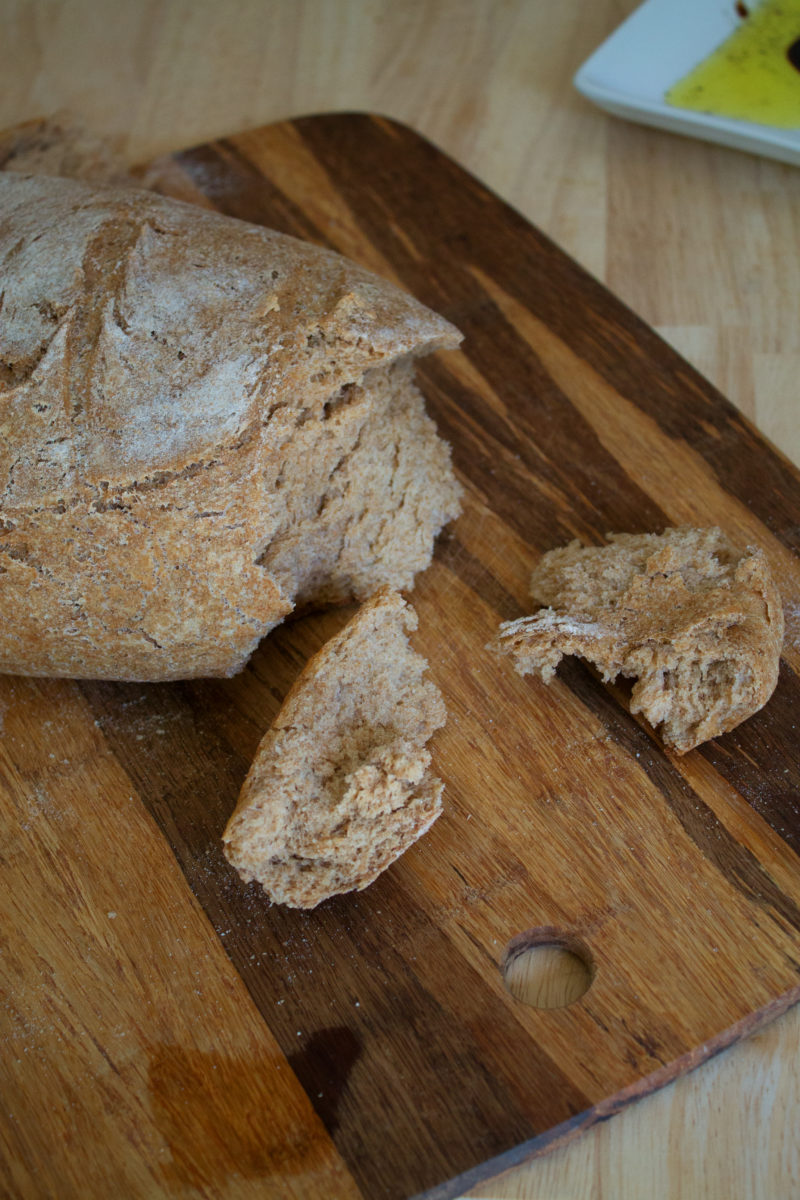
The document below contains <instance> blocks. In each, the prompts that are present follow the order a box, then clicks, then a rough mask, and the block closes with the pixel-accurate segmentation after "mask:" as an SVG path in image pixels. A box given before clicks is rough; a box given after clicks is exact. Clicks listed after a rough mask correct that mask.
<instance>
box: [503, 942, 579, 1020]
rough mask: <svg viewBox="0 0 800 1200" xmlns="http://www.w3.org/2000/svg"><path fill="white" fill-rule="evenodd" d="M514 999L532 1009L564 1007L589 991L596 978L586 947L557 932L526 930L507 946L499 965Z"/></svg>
mask: <svg viewBox="0 0 800 1200" xmlns="http://www.w3.org/2000/svg"><path fill="white" fill-rule="evenodd" d="M500 970H501V971H502V973H503V979H504V980H505V985H506V987H507V988H508V990H509V992H511V995H512V996H513V997H514V999H515V1000H519V1001H521V1003H522V1004H529V1005H530V1006H531V1008H566V1006H567V1005H568V1004H574V1003H575V1001H576V1000H580V998H581V996H583V995H585V993H586V992H588V990H589V988H590V987H591V985H592V980H593V979H594V975H595V967H594V962H593V960H592V956H591V954H590V953H589V951H588V949H587V948H586V946H584V944H583V942H581V941H580V940H579V939H578V938H576V937H573V936H572V935H571V934H565V933H562V932H560V931H558V930H556V929H550V928H547V929H529V930H528V931H527V932H526V933H519V934H517V936H516V937H513V938H512V939H511V941H510V942H509V943H508V945H507V946H506V949H505V952H504V954H503V958H502V961H501V963H500Z"/></svg>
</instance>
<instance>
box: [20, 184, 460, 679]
mask: <svg viewBox="0 0 800 1200" xmlns="http://www.w3.org/2000/svg"><path fill="white" fill-rule="evenodd" d="M0 259H1V260H2V288H0V291H1V292H2V319H1V320H0V391H2V398H3V410H2V443H1V444H0V671H4V672H16V673H22V674H29V675H61V676H77V677H94V678H106V679H122V680H124V679H129V680H161V679H176V678H186V677H192V676H203V675H229V674H232V673H234V672H236V671H237V670H239V669H240V668H241V667H242V666H243V665H244V663H245V662H246V660H247V658H248V656H249V655H250V653H251V652H252V650H253V648H254V647H255V646H256V644H257V643H258V641H259V640H260V639H261V638H262V637H263V636H264V635H265V634H266V633H267V632H268V631H269V630H270V629H271V628H273V626H275V625H276V624H277V623H278V622H279V621H281V620H282V619H283V618H284V617H285V616H286V615H287V614H288V613H289V612H291V611H292V609H293V608H294V607H295V606H296V605H303V606H305V607H309V606H315V605H322V604H330V603H338V602H342V601H345V600H351V599H354V598H355V599H363V598H365V597H367V596H369V595H371V594H372V593H373V592H375V591H376V590H377V589H378V588H379V587H381V586H383V585H390V586H391V587H394V588H406V587H410V586H411V585H412V582H413V579H414V576H415V573H416V572H418V571H419V570H421V569H422V568H424V567H425V566H427V565H428V563H429V562H430V558H431V552H432V545H433V540H434V537H435V536H436V534H437V532H438V531H439V529H440V528H441V527H442V525H443V524H445V522H447V521H449V520H450V519H451V518H452V517H454V516H455V514H456V513H457V511H458V507H459V494H460V489H459V486H458V484H457V482H456V480H455V477H454V475H453V471H452V467H451V463H450V455H449V450H448V448H447V446H446V444H445V443H444V442H442V441H441V440H440V439H439V438H438V436H437V435H436V432H435V429H434V426H433V424H432V422H431V421H430V420H429V418H428V417H427V416H426V414H425V411H424V407H423V401H422V398H421V396H420V394H419V392H418V390H417V388H416V386H415V383H414V358H415V357H416V356H418V355H420V354H423V353H426V352H428V351H430V350H434V349H436V348H439V347H452V346H455V345H456V344H457V343H458V341H459V340H460V337H459V334H458V333H457V331H456V330H455V329H454V328H453V327H452V326H451V325H450V324H448V322H447V321H445V320H444V319H443V318H441V317H439V316H437V315H435V314H434V313H432V312H430V311H429V310H427V309H426V308H424V307H423V306H422V305H420V304H419V303H417V302H416V301H415V300H413V299H412V298H411V297H410V296H408V295H406V294H405V293H403V292H402V291H400V290H399V289H397V288H396V287H394V286H392V285H391V284H389V283H387V282H385V281H383V280H381V279H378V278H377V277H375V276H373V275H371V274H369V273H368V272H366V271H364V270H362V269H360V268H358V267H357V266H355V265H354V264H352V263H349V262H348V261H346V260H345V259H343V258H341V257H340V256H338V255H336V254H333V253H330V252H328V251H325V250H322V249H319V248H317V247H315V246H312V245H308V244H305V243H303V242H299V241H297V240H295V239H293V238H289V237H285V236H282V235H280V234H277V233H274V232H270V231H268V230H266V229H263V228H261V227H257V226H251V225H248V224H246V223H243V222H241V221H236V220H232V219H229V218H226V217H223V216H221V215H219V214H216V213H214V212H210V211H207V210H205V209H201V208H198V207H194V206H191V205H186V204H181V203H178V202H176V201H172V200H168V199H165V198H164V197H161V196H157V195H154V194H152V193H149V192H146V191H142V190H136V189H128V188H114V187H102V188H92V187H88V186H86V185H84V184H81V183H78V182H74V181H68V180H65V179H55V178H50V177H46V176H39V177H34V176H25V175H20V174H14V173H6V174H0Z"/></svg>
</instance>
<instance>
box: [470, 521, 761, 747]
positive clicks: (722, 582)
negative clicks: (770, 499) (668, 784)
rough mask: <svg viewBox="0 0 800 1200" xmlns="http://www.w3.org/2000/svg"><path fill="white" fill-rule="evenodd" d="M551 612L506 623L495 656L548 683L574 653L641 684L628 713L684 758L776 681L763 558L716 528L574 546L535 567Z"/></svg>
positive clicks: (739, 717)
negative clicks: (637, 716)
mask: <svg viewBox="0 0 800 1200" xmlns="http://www.w3.org/2000/svg"><path fill="white" fill-rule="evenodd" d="M531 594H532V595H533V597H534V598H535V599H536V600H538V601H539V602H540V603H541V604H543V605H545V606H546V607H544V608H542V609H540V610H539V612H537V613H535V614H534V615H533V616H531V617H523V618H522V619H521V620H518V621H509V622H506V623H504V624H503V625H501V627H500V633H499V635H498V638H497V639H496V641H495V642H494V643H493V644H492V648H493V649H495V650H497V651H498V652H500V653H503V654H508V655H510V656H511V658H512V660H513V662H514V665H515V667H516V669H517V670H518V671H519V672H520V674H523V675H524V674H528V673H529V672H533V673H535V674H538V675H539V676H540V678H541V679H543V680H544V681H545V682H546V683H547V682H549V681H550V680H551V679H552V678H553V675H554V674H555V670H556V667H557V666H558V663H559V662H560V661H561V658H562V657H563V656H564V655H567V654H575V655H579V656H581V657H583V658H586V659H587V660H588V661H589V662H591V663H593V664H594V665H595V666H596V667H597V669H598V670H599V671H600V673H601V674H602V676H603V678H604V679H605V680H612V679H614V678H615V677H616V676H617V675H624V676H627V677H629V678H633V679H635V680H636V683H635V684H634V687H633V691H632V693H631V711H632V712H641V713H642V714H643V716H644V717H645V718H646V720H647V721H648V722H649V723H650V724H651V725H653V726H658V725H660V726H661V733H662V736H663V739H664V741H665V742H666V744H667V745H669V746H671V747H672V748H673V749H674V750H676V751H677V752H678V753H679V754H685V753H686V752H687V751H688V750H691V749H693V748H694V747H695V746H697V745H699V744H700V743H701V742H704V741H707V740H708V739H709V738H713V737H717V736H718V735H719V734H721V733H725V732H726V731H728V730H730V729H733V728H735V727H736V726H737V725H738V724H740V722H742V721H743V720H745V719H746V718H747V717H749V716H751V715H752V714H753V713H755V712H757V711H758V710H759V709H760V708H761V707H762V706H763V705H764V704H766V702H767V700H768V699H769V698H770V696H771V695H772V693H773V691H774V690H775V686H776V684H777V681H778V669H779V663H780V651H781V645H782V643H783V631H784V622H783V609H782V607H781V601H780V596H779V594H778V589H777V587H776V585H775V582H774V580H773V578H772V575H771V573H770V570H769V566H768V564H767V561H766V558H765V556H764V553H763V551H761V550H759V549H756V548H753V547H751V548H749V549H748V550H746V551H740V550H737V549H736V548H735V547H734V546H733V544H732V543H731V542H730V541H729V539H728V538H727V537H726V536H725V534H724V533H723V532H722V531H721V530H719V529H716V528H713V529H692V528H688V527H683V528H675V529H668V530H666V531H665V532H664V533H663V534H661V535H658V534H652V533H647V534H610V535H609V544H608V545H607V546H590V547H584V546H581V545H580V543H579V542H577V541H575V542H572V543H570V545H568V546H564V547H562V548H559V549H556V550H551V551H550V552H549V553H547V554H545V555H544V557H543V558H542V560H541V561H540V563H539V564H538V566H537V567H536V569H535V571H534V573H533V577H532V580H531Z"/></svg>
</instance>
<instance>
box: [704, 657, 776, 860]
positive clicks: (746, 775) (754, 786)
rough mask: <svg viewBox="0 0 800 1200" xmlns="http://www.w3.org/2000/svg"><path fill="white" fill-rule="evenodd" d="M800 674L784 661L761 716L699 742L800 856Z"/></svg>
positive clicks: (709, 758)
mask: <svg viewBox="0 0 800 1200" xmlns="http://www.w3.org/2000/svg"><path fill="white" fill-rule="evenodd" d="M787 739H789V740H790V744H791V739H794V742H795V746H798V745H800V679H798V676H797V675H796V673H795V672H794V671H793V670H792V668H791V667H790V666H789V664H788V663H787V662H781V669H780V676H779V679H778V686H777V688H776V689H775V692H774V694H773V696H772V698H771V700H770V701H769V703H768V704H767V706H766V707H765V708H764V709H762V711H761V712H760V713H758V714H757V716H756V717H752V718H751V719H750V720H749V721H745V722H744V723H743V724H742V725H740V726H739V727H738V728H737V729H734V730H732V731H731V732H730V733H728V734H726V735H725V737H722V738H716V739H715V740H714V741H713V742H707V743H706V744H705V745H704V746H701V747H700V751H699V752H700V753H701V754H702V755H703V757H704V758H706V759H708V761H709V762H710V763H711V765H712V766H713V767H714V769H715V770H716V771H718V772H719V774H720V775H722V776H723V778H725V779H727V780H728V782H729V783H730V784H732V785H733V787H735V788H736V790H737V791H738V792H739V793H740V794H741V795H742V796H744V797H745V799H746V800H747V801H748V802H749V803H750V804H752V806H753V808H754V809H755V811H756V812H757V813H758V814H759V815H760V816H761V817H763V818H764V820H765V821H767V822H768V823H769V825H770V826H771V827H772V828H773V829H774V830H775V832H776V833H777V834H778V835H779V836H780V837H781V838H783V840H784V841H785V842H786V844H787V845H788V846H791V848H792V849H793V850H794V852H795V853H796V854H798V855H800V756H798V755H797V754H795V755H792V754H791V753H788V754H787V752H786V748H787V747H786V743H787Z"/></svg>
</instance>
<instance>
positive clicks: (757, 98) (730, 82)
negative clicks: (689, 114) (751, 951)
mask: <svg viewBox="0 0 800 1200" xmlns="http://www.w3.org/2000/svg"><path fill="white" fill-rule="evenodd" d="M736 9H737V12H738V13H739V15H740V16H741V17H742V23H741V25H739V26H738V28H737V29H736V30H734V32H733V33H732V34H731V35H730V37H728V38H727V39H726V41H724V42H723V43H722V45H721V46H719V47H718V48H717V49H716V50H715V51H714V52H713V53H712V54H710V55H709V56H708V58H706V59H704V60H703V61H702V62H701V63H699V64H698V65H697V66H696V67H694V68H693V69H692V70H691V71H690V72H689V74H688V75H686V76H684V78H683V79H681V80H679V81H678V83H676V84H675V85H674V86H673V87H671V88H670V89H669V91H668V92H667V93H666V95H665V97H664V99H665V100H666V102H667V104H670V105H672V106H673V107H675V108H684V109H690V110H693V111H694V112H701V113H711V114H713V115H715V116H719V117H732V118H734V119H736V120H742V121H755V122H758V123H759V124H762V125H772V126H774V127H776V128H778V129H800V0H761V3H760V4H755V3H753V4H748V5H747V6H745V5H744V4H741V3H740V4H737V5H736Z"/></svg>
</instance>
